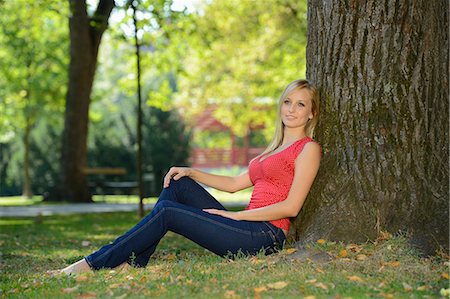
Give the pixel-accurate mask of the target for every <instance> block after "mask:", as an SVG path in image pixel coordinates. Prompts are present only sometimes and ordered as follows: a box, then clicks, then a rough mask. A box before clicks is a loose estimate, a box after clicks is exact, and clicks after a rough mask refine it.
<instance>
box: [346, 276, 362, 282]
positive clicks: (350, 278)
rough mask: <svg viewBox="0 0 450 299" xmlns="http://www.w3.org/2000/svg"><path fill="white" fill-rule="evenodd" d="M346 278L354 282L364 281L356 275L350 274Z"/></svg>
mask: <svg viewBox="0 0 450 299" xmlns="http://www.w3.org/2000/svg"><path fill="white" fill-rule="evenodd" d="M347 279H348V280H350V281H356V282H364V280H363V279H362V278H361V277H359V276H356V275H352V276H347Z"/></svg>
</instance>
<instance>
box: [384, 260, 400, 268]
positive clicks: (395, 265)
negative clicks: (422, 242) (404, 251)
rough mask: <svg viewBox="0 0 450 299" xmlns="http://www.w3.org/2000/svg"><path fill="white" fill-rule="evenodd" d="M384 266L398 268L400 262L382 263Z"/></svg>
mask: <svg viewBox="0 0 450 299" xmlns="http://www.w3.org/2000/svg"><path fill="white" fill-rule="evenodd" d="M384 265H386V266H390V267H398V266H400V262H399V261H392V262H387V263H384Z"/></svg>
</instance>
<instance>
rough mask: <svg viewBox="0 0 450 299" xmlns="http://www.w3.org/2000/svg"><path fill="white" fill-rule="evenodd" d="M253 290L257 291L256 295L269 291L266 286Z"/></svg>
mask: <svg viewBox="0 0 450 299" xmlns="http://www.w3.org/2000/svg"><path fill="white" fill-rule="evenodd" d="M253 290H254V291H255V293H262V292H265V291H267V288H266V287H265V286H262V287H258V288H254V289H253Z"/></svg>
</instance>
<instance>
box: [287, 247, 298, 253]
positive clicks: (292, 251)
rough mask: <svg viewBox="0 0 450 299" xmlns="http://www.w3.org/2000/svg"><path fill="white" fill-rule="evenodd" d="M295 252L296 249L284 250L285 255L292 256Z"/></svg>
mask: <svg viewBox="0 0 450 299" xmlns="http://www.w3.org/2000/svg"><path fill="white" fill-rule="evenodd" d="M296 251H297V248H289V249H286V254H293V253H294V252H296Z"/></svg>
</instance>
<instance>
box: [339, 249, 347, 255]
mask: <svg viewBox="0 0 450 299" xmlns="http://www.w3.org/2000/svg"><path fill="white" fill-rule="evenodd" d="M347 256H348V252H347V250H345V249H342V250H341V251H339V257H347Z"/></svg>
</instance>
